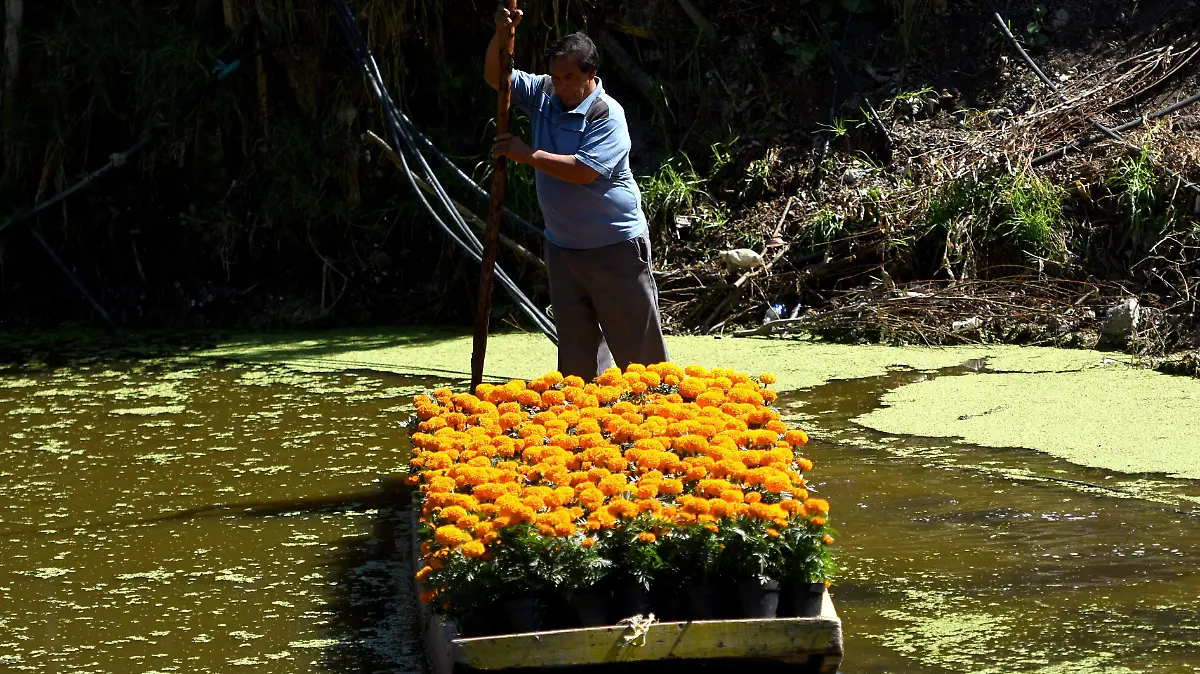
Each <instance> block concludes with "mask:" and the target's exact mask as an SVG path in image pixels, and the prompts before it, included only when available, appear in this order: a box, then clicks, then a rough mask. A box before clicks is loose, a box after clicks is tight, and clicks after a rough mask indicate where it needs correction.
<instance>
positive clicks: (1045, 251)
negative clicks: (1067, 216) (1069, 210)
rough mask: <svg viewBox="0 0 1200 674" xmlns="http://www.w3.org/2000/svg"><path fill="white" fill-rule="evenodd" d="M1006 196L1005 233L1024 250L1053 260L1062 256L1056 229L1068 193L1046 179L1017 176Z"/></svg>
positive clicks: (1003, 222) (1003, 226)
mask: <svg viewBox="0 0 1200 674" xmlns="http://www.w3.org/2000/svg"><path fill="white" fill-rule="evenodd" d="M1006 196H1007V199H1006V201H1007V206H1008V213H1007V215H1006V217H1005V218H1004V219H1003V220H1002V222H1001V227H1002V231H1003V232H1004V233H1005V234H1006V235H1007V236H1010V237H1012V238H1013V239H1015V241H1016V243H1017V245H1018V246H1019V247H1020V248H1021V249H1022V250H1025V251H1028V252H1032V253H1036V254H1038V255H1041V256H1042V257H1046V258H1050V259H1057V258H1059V257H1061V255H1062V253H1063V250H1062V245H1061V244H1060V243H1058V241H1059V239H1058V236H1057V234H1056V230H1057V227H1058V225H1059V223H1060V222H1061V221H1062V217H1063V200H1064V199H1065V198H1066V190H1064V189H1062V188H1061V187H1059V186H1058V185H1056V184H1054V183H1053V182H1051V181H1049V180H1047V179H1044V178H1039V177H1037V176H1033V175H1027V174H1017V175H1016V176H1014V177H1013V178H1012V179H1011V182H1010V183H1009V189H1008V192H1007V195H1006Z"/></svg>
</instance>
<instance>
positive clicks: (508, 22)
mask: <svg viewBox="0 0 1200 674" xmlns="http://www.w3.org/2000/svg"><path fill="white" fill-rule="evenodd" d="M522 14H523V12H522V11H521V10H519V9H518V10H517V11H516V13H515V14H513V15H509V13H508V8H507V7H505V6H503V5H501V6H500V8H499V9H497V10H496V17H495V19H496V32H495V33H493V34H492V40H491V42H489V43H488V49H487V55H486V56H485V57H484V60H483V79H485V80H487V83H488V86H490V87H491V88H493V89H499V88H500V70H501V68H500V41H501V40H503V39H504V38H505V37H507V36H508V31H509V30H513V31H516V29H517V25H519V24H520V23H521V16H522Z"/></svg>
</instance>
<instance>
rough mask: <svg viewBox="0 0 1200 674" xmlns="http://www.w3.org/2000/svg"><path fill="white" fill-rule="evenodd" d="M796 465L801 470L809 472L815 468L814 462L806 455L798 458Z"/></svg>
mask: <svg viewBox="0 0 1200 674" xmlns="http://www.w3.org/2000/svg"><path fill="white" fill-rule="evenodd" d="M796 466H797V467H798V468H799V469H800V472H802V473H807V472H808V471H810V470H812V469H813V462H812V461H810V460H808V459H806V458H804V457H800V458H798V459H796Z"/></svg>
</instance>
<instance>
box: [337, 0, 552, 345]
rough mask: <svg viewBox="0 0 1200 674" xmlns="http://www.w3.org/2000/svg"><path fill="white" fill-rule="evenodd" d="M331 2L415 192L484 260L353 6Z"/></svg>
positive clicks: (526, 308) (526, 302) (529, 305)
mask: <svg viewBox="0 0 1200 674" xmlns="http://www.w3.org/2000/svg"><path fill="white" fill-rule="evenodd" d="M330 3H331V6H332V9H333V13H334V16H335V18H336V19H337V21H338V24H339V26H340V27H341V29H342V32H343V33H344V35H345V37H346V39H347V42H348V43H349V47H350V49H351V51H352V52H353V54H354V57H355V60H356V61H357V65H358V67H360V68H361V69H362V71H363V74H364V75H365V76H366V79H367V84H368V85H369V87H370V89H371V92H372V93H373V94H374V95H375V98H376V99H377V100H378V102H379V104H380V105H381V107H382V111H383V115H384V121H385V123H386V125H387V127H388V135H389V136H390V138H391V142H392V145H393V146H394V148H393V149H394V150H395V152H396V154H397V155H399V156H400V160H401V166H402V168H403V172H404V173H405V176H406V177H407V178H408V181H409V183H410V185H412V187H413V190H414V192H416V193H417V196H418V198H419V199H420V200H421V203H422V205H424V206H425V209H426V210H427V211H428V212H429V214H430V216H431V217H432V218H433V219H434V222H436V223H437V225H438V226H439V227H440V228H441V229H442V230H443V231H444V232H446V234H447V235H448V236H449V237H450V238H451V240H452V241H454V242H455V243H456V244H457V245H458V246H459V247H460V248H463V249H464V250H465V251H466V252H467V254H468V255H469V256H470V257H471V258H472V259H474V260H476V261H480V262H481V261H482V254H483V244H482V243H481V242H480V241H479V239H478V238H477V237H476V236H475V233H474V231H472V230H471V228H470V226H469V225H468V224H467V222H466V220H465V219H463V217H462V214H460V213H459V212H458V210H457V209H456V208H454V205H453V201H452V199H451V198H450V196H449V194H447V193H446V191H445V188H444V187H443V186H442V185H441V182H440V181H439V180H438V178H437V176H436V174H435V173H434V172H433V169H432V167H431V166H430V165H429V163H428V161H427V160H426V159H425V156H424V154H423V153H422V152H421V151H420V149H419V148H418V147H417V145H416V143H415V141H414V140H413V138H412V136H411V135H410V134H409V133H408V130H407V129H406V128H405V126H406V123H407V125H408V126H411V121H410V120H407V118H403V117H402V113H400V111H399V108H398V106H396V104H395V102H394V101H393V100H392V98H391V96H390V94H389V93H388V91H387V88H386V86H385V85H384V83H383V76H382V74H381V73H380V71H379V66H378V63H377V62H376V61H375V58H374V56H372V55H371V52H370V49H369V48H368V47H367V46H366V42H365V40H364V39H363V37H362V32H361V31H360V30H359V28H358V22H357V21H356V20H355V19H354V16H353V14H352V13H351V12H350V9H349V7H347V6H346V4H345V2H344V1H343V0H330ZM423 140H425V142H426V144H427V145H429V146H432V143H429V142H428V140H427V139H423ZM405 148H407V149H408V150H409V151H410V152H412V153H413V154H414V155H415V156H416V159H417V161H418V164H419V166H420V168H421V170H422V172H423V173H424V177H425V180H426V182H428V183H429V184H430V185H431V186H432V188H433V192H434V195H435V196H436V197H437V200H438V201H439V202H441V204H442V206H443V207H444V208H445V210H446V212H447V213H449V214H450V219H451V221H452V222H453V223H454V225H456V227H457V229H458V232H455V231H454V228H452V227H451V226H450V225H448V224H447V223H446V221H445V220H444V219H443V218H442V217H441V215H440V214H439V213H438V212H437V210H436V209H435V208H434V207H433V205H432V204H430V202H429V200H428V199H426V198H425V195H424V192H423V190H421V189H420V187H419V186H418V185H417V182H416V179H415V176H414V175H413V172H412V166H411V165H410V164H409V161H408V158H407V157H406V155H405V153H404V149H405ZM439 154H440V153H439ZM470 182H471V184H472V185H474V181H470ZM476 187H478V186H476ZM496 277H497V278H498V279H499V280H500V282H501V285H503V286H504V288H505V289H506V290H507V291H508V293H509V295H510V296H511V297H512V298H513V299H514V300H515V301H516V302H517V305H518V306H519V307H520V308H521V310H522V311H523V312H524V313H525V314H526V315H528V316H529V317H530V318H531V319H532V320H533V322H534V323H535V324H536V325H537V326H538V328H539V329H540V330H541V331H542V332H543V333H545V334H546V336H547V337H548V338H550V340H551V341H552V342H554V343H555V344H557V343H558V338H557V333H556V331H555V329H554V325H553V322H552V321H550V319H549V318H548V317H547V316H546V315H545V314H544V313H542V312H541V310H539V309H538V308H537V307H536V306H534V305H533V302H532V301H531V300H530V299H529V298H528V297H526V296H525V295H524V294H523V293H522V292H521V290H520V289H519V288H518V287H517V286H516V284H515V283H514V282H513V280H512V279H511V278H510V277H509V276H508V274H507V273H505V272H504V270H503V269H501V268H500V267H497V268H496Z"/></svg>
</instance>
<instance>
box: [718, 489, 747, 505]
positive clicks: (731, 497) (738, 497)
mask: <svg viewBox="0 0 1200 674" xmlns="http://www.w3.org/2000/svg"><path fill="white" fill-rule="evenodd" d="M721 500H722V501H725V502H726V503H742V502H743V501H745V500H746V495H745V494H743V493H742V490H741V489H737V488H734V489H725V490H723V491H722V492H721Z"/></svg>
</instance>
